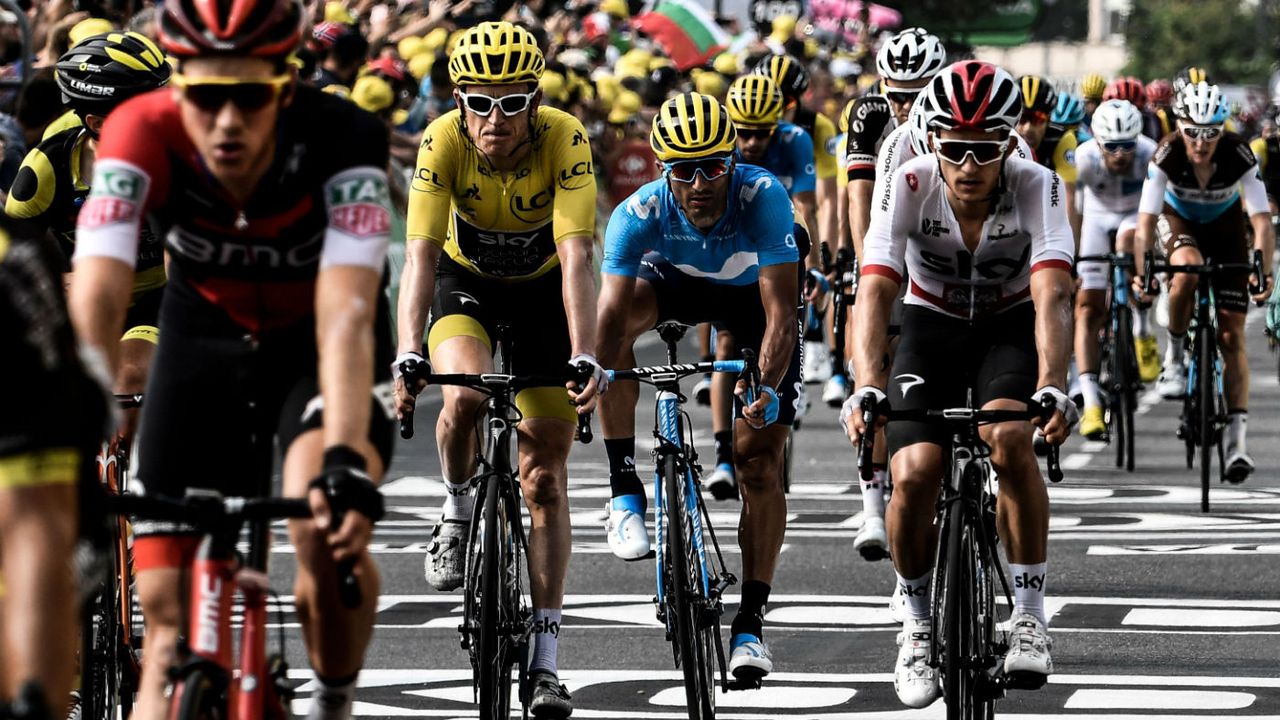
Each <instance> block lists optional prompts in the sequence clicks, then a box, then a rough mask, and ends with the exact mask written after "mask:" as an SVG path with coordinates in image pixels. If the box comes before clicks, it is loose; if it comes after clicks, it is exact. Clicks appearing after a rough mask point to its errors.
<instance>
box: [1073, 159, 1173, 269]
mask: <svg viewBox="0 0 1280 720" xmlns="http://www.w3.org/2000/svg"><path fill="white" fill-rule="evenodd" d="M1137 143H1138V147H1137V149H1136V151H1135V153H1136V154H1135V155H1134V158H1133V164H1132V165H1131V166H1130V167H1129V170H1128V172H1125V173H1122V174H1120V175H1115V174H1113V173H1111V171H1109V170H1107V166H1106V158H1105V157H1104V155H1103V152H1102V147H1101V146H1100V145H1099V144H1098V141H1097V140H1096V139H1091V140H1089V141H1088V142H1085V143H1084V144H1082V145H1080V147H1079V148H1077V149H1076V187H1077V188H1079V189H1080V191H1081V192H1080V197H1082V198H1083V203H1082V204H1081V213H1080V214H1081V218H1080V255H1082V256H1086V255H1106V254H1107V253H1109V252H1111V251H1112V249H1113V248H1112V237H1113V235H1118V234H1121V233H1124V232H1127V231H1129V230H1132V229H1134V228H1136V227H1137V226H1138V203H1139V201H1141V199H1142V185H1143V182H1144V181H1145V180H1146V178H1147V164H1148V163H1149V162H1150V161H1151V157H1152V156H1153V155H1155V152H1156V144H1155V142H1154V141H1153V140H1151V139H1150V138H1148V137H1146V136H1142V135H1140V136H1138V139H1137ZM1107 268H1108V266H1107V264H1106V263H1099V262H1085V261H1081V262H1080V263H1078V264H1077V266H1076V272H1077V274H1079V276H1080V288H1081V289H1083V290H1105V289H1106V288H1107V285H1108V283H1109V281H1110V279H1109V278H1108V276H1107Z"/></svg>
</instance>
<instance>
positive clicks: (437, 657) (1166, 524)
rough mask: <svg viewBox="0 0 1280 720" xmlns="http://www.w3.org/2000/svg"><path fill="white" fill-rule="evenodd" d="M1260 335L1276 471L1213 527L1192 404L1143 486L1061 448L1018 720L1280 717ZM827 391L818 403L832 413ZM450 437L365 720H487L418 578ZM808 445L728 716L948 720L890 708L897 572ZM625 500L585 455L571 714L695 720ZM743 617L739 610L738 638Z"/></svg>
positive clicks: (1272, 504) (1261, 468)
mask: <svg viewBox="0 0 1280 720" xmlns="http://www.w3.org/2000/svg"><path fill="white" fill-rule="evenodd" d="M1261 330H1262V323H1261V317H1260V313H1254V314H1253V315H1252V316H1251V318H1250V324H1249V336H1250V340H1249V351H1250V352H1249V355H1250V362H1251V366H1252V368H1253V372H1254V374H1253V392H1252V399H1251V414H1250V448H1251V451H1252V453H1253V456H1254V459H1255V461H1256V462H1257V465H1258V472H1257V473H1256V474H1255V475H1254V476H1253V477H1252V478H1251V479H1250V480H1249V481H1248V483H1247V484H1245V485H1243V486H1226V485H1222V486H1215V487H1214V489H1213V493H1212V501H1213V511H1212V512H1211V513H1210V514H1208V515H1204V514H1201V512H1200V509H1199V505H1198V503H1199V489H1198V483H1199V475H1198V472H1197V471H1195V470H1188V469H1187V468H1186V465H1185V454H1184V452H1183V448H1182V444H1181V441H1179V440H1177V439H1176V438H1175V437H1174V434H1173V433H1174V429H1175V427H1176V423H1177V413H1178V404H1177V403H1171V402H1159V401H1158V399H1156V398H1155V397H1154V396H1150V395H1149V396H1147V397H1145V398H1144V399H1143V402H1142V404H1141V410H1140V413H1141V417H1140V420H1139V422H1138V428H1137V447H1138V461H1137V464H1138V468H1137V470H1136V472H1134V473H1132V474H1129V473H1125V472H1123V471H1118V470H1117V469H1115V467H1114V465H1113V461H1112V454H1111V452H1110V449H1109V448H1107V447H1105V446H1103V445H1101V444H1099V443H1083V442H1081V441H1080V440H1079V438H1075V439H1073V440H1072V441H1071V442H1070V443H1069V445H1067V446H1066V447H1065V448H1064V450H1063V455H1062V457H1063V465H1064V468H1065V469H1066V473H1067V478H1066V481H1065V482H1063V483H1062V484H1061V485H1056V486H1052V487H1050V489H1049V491H1050V497H1051V498H1052V503H1053V520H1052V523H1051V531H1050V546H1049V547H1050V560H1049V563H1050V564H1049V572H1050V574H1049V578H1048V592H1049V601H1048V607H1049V612H1050V613H1051V614H1052V619H1051V632H1052V634H1053V636H1054V638H1055V646H1054V653H1053V654H1054V660H1055V664H1056V674H1055V675H1053V677H1052V678H1051V680H1050V683H1049V685H1047V686H1046V687H1045V688H1044V689H1042V690H1040V691H1038V692H1023V693H1015V694H1013V695H1011V696H1010V697H1008V698H1007V699H1006V700H1004V701H1003V702H1002V703H1001V705H1000V706H999V709H998V714H999V716H1000V717H1004V718H1037V719H1039V718H1068V717H1070V718H1074V717H1088V718H1093V719H1094V720H1098V719H1101V718H1106V719H1108V720H1119V719H1121V718H1124V719H1128V718H1143V719H1154V718H1165V719H1168V718H1193V717H1194V718H1199V717H1215V718H1216V717H1250V718H1280V637H1278V636H1280V570H1277V566H1278V565H1280V563H1278V562H1277V561H1278V560H1280V442H1277V440H1280V412H1278V411H1280V384H1278V383H1277V378H1276V356H1275V355H1273V354H1272V353H1271V352H1270V351H1269V350H1268V348H1267V347H1266V343H1265V340H1264V338H1263V337H1262V333H1261ZM648 352H649V354H650V355H651V357H644V356H643V355H642V357H641V362H644V361H645V360H654V361H657V360H659V359H660V358H659V357H658V356H657V353H656V349H655V348H653V347H652V346H650V349H649V351H648ZM693 356H694V354H693V353H692V352H690V353H688V354H687V355H686V357H689V358H692V357H693ZM689 382H690V383H691V382H692V381H689ZM818 393H819V389H818V388H817V386H810V396H811V398H813V399H814V400H815V401H816V400H817V396H818ZM646 397H650V396H649V395H642V398H646ZM436 402H438V401H436ZM436 406H437V407H438V404H437V405H436ZM689 409H690V411H691V413H692V416H693V423H694V425H695V427H697V428H699V429H700V430H701V432H700V433H699V434H698V435H697V438H696V442H697V444H698V447H699V448H700V449H701V450H702V451H703V453H704V457H706V456H709V455H710V450H711V448H710V442H709V437H710V422H709V417H708V414H707V411H706V409H705V408H699V407H694V406H692V405H691V406H690V408H689ZM433 422H434V418H433V413H431V412H430V411H427V410H425V408H424V411H423V412H420V413H419V425H420V432H419V433H418V437H417V438H415V439H414V440H413V441H412V442H407V443H402V444H400V446H399V447H398V448H397V451H396V458H395V463H394V467H393V469H392V472H391V474H390V476H389V477H390V481H389V482H388V483H387V484H386V485H385V486H384V487H385V489H386V493H387V495H388V498H387V500H388V505H389V507H390V508H391V512H390V513H389V515H388V518H387V520H386V521H384V522H383V523H381V524H380V525H379V526H378V532H377V536H376V538H375V542H376V547H375V553H376V557H377V560H378V562H379V563H380V566H381V568H382V573H383V578H384V596H383V598H382V599H381V602H380V609H379V613H378V620H377V625H378V626H377V630H376V635H375V640H374V644H373V646H372V648H371V650H370V652H369V654H368V656H367V664H366V669H365V671H364V672H363V673H362V674H361V677H360V691H359V694H358V698H359V701H358V702H357V705H356V713H357V715H359V716H364V717H407V716H416V717H432V718H464V717H474V716H475V713H474V711H473V710H472V709H471V706H470V702H471V685H470V671H469V670H468V669H466V668H467V659H466V655H465V654H464V652H463V651H462V650H461V649H460V648H459V645H458V634H457V631H456V627H457V624H458V617H459V613H460V608H459V600H458V596H457V595H456V594H439V593H436V592H434V591H432V590H431V589H430V588H429V587H428V586H427V585H426V583H425V582H424V581H423V578H422V559H423V554H424V548H425V546H426V543H427V541H428V538H429V535H430V531H431V527H432V524H433V522H434V520H435V518H436V517H437V515H438V512H439V510H438V505H439V503H440V499H441V498H440V496H441V495H442V493H443V490H442V488H441V487H440V481H439V465H438V461H437V459H436V450H435V447H434V445H433V442H432V435H433V433H432V432H431V426H432V424H433ZM651 422H652V409H651V406H650V405H649V404H648V403H646V402H644V401H642V402H641V406H640V420H639V423H638V427H639V428H640V430H641V432H640V434H641V435H642V436H643V435H646V434H647V431H646V430H645V429H646V428H647V427H649V424H650V423H651ZM641 440H642V441H643V437H642V438H641ZM795 448H796V461H795V470H796V481H795V485H794V487H793V489H792V492H791V494H790V496H789V497H788V513H789V524H788V533H787V538H786V545H785V547H784V551H783V554H782V557H781V560H780V564H779V568H778V574H777V579H776V581H775V583H774V586H773V598H772V602H771V604H770V607H769V613H768V616H767V618H766V639H767V640H768V642H769V643H770V645H771V648H772V650H773V653H774V660H775V672H774V674H773V675H772V676H770V677H769V679H768V680H767V682H766V684H765V686H764V688H763V689H762V690H758V691H750V692H735V693H730V694H727V695H720V696H719V698H718V704H719V707H720V708H721V712H720V717H724V718H783V717H797V718H800V717H802V718H813V719H819V718H821V719H823V720H835V719H836V718H859V719H866V720H871V719H873V718H895V719H896V718H902V719H904V720H906V719H910V718H940V717H945V710H944V708H943V706H942V703H941V702H939V703H935V704H934V706H933V707H931V708H928V709H926V710H920V711H907V710H905V709H904V708H902V707H901V706H900V705H899V704H898V702H897V700H896V698H895V696H894V693H893V686H892V676H891V672H892V669H893V664H894V660H895V655H896V648H895V645H894V636H895V633H896V631H897V627H896V626H895V625H894V624H893V623H892V621H891V620H890V618H889V613H888V608H887V600H888V595H889V593H890V592H891V590H892V581H893V573H892V568H891V566H890V565H889V563H888V562H887V561H885V562H879V563H869V562H865V561H863V560H862V559H861V558H860V557H858V556H857V555H856V554H855V553H854V552H853V550H852V543H853V538H854V535H855V534H856V532H857V528H858V525H859V523H860V521H861V517H860V514H859V513H860V511H861V500H860V496H859V494H858V492H857V489H856V485H855V483H854V482H853V481H852V477H853V455H852V452H851V451H850V449H849V448H848V445H847V443H846V442H845V440H844V439H843V438H842V436H841V435H840V433H839V432H838V431H837V428H836V418H835V412H834V411H832V410H830V409H828V408H826V407H825V406H821V405H820V404H818V405H817V406H816V407H814V408H813V409H812V410H811V412H810V415H809V417H808V418H807V419H806V421H805V423H804V427H803V430H801V431H800V432H799V434H798V435H797V438H796V443H795ZM641 456H642V457H644V453H641ZM607 497H608V483H607V465H606V463H605V456H604V448H603V445H602V444H601V443H600V442H599V441H598V440H597V441H596V442H595V443H594V444H592V445H590V446H577V447H575V449H574V451H573V455H572V457H571V458H570V498H571V503H572V509H573V523H574V555H573V559H572V563H571V567H570V576H569V581H568V588H567V592H568V598H567V601H566V606H565V610H564V618H565V619H564V623H563V630H562V633H561V637H560V667H561V675H562V679H563V681H564V682H565V683H566V684H567V685H568V687H569V689H570V691H571V692H572V693H573V696H574V702H575V706H576V711H575V713H574V717H580V718H679V717H686V715H685V714H684V712H683V695H682V691H681V690H680V679H679V677H680V676H679V674H678V672H677V671H676V670H675V668H674V666H673V664H672V656H671V650H670V646H669V645H668V644H667V643H666V642H665V640H664V638H663V633H662V630H661V629H660V627H659V625H658V623H657V621H656V620H655V618H654V612H653V606H652V603H651V598H652V595H653V582H654V580H653V566H652V564H651V563H634V564H625V563H622V562H619V561H616V560H615V559H614V558H613V556H612V555H610V554H609V551H608V549H607V546H606V543H605V540H604V535H603V529H602V521H603V517H604V516H603V507H604V505H605V502H606V498H607ZM708 502H711V503H713V504H712V506H711V511H712V522H713V523H714V526H715V527H716V528H718V529H719V530H720V533H721V535H720V537H721V539H722V541H723V542H724V543H725V544H726V546H727V548H728V551H729V552H728V555H727V557H728V560H729V564H730V568H731V569H737V566H738V555H737V553H736V548H734V547H733V545H734V544H735V542H734V533H733V528H734V527H735V525H736V523H737V514H738V509H739V508H738V505H737V503H735V502H723V503H715V502H714V501H711V500H708ZM276 552H277V555H276V562H275V566H276V567H275V570H274V572H273V575H274V577H275V578H276V580H277V582H278V586H279V587H280V588H281V589H282V590H286V591H287V589H288V588H289V587H290V585H289V579H288V578H289V576H290V574H291V565H292V562H291V558H289V557H288V556H287V552H288V550H287V548H277V550H276ZM735 603H736V596H731V597H730V598H729V603H728V607H727V608H726V610H727V613H726V622H727V618H729V617H732V613H733V611H734V609H735V608H734V604H735ZM286 625H287V626H288V627H289V628H290V633H289V642H290V651H289V655H290V657H291V659H292V665H293V666H294V668H295V670H294V673H295V675H296V676H297V678H298V679H299V681H300V682H302V683H303V684H302V687H301V690H302V693H301V696H302V699H300V700H297V701H295V705H294V710H295V712H299V713H305V711H306V709H307V707H308V704H309V700H307V699H306V696H307V694H308V693H307V689H308V688H309V687H310V686H311V682H310V680H309V678H310V677H311V676H310V672H309V671H308V670H306V669H305V668H306V663H305V660H304V658H303V655H302V646H301V641H300V640H299V639H298V636H297V634H296V629H294V628H296V625H293V619H292V618H291V617H287V618H286ZM296 668H301V669H296Z"/></svg>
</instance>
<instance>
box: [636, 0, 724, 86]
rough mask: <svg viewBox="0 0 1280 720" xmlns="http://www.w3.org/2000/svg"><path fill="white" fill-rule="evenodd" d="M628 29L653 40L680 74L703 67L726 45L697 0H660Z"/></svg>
mask: <svg viewBox="0 0 1280 720" xmlns="http://www.w3.org/2000/svg"><path fill="white" fill-rule="evenodd" d="M631 26H632V27H634V28H636V29H637V30H640V31H641V32H644V33H645V34H646V35H648V36H649V37H651V38H653V39H654V41H656V42H657V43H658V44H659V45H661V46H662V49H663V50H665V51H666V53H667V56H668V57H670V58H671V62H673V63H675V66H676V68H677V69H679V70H680V71H682V72H683V71H685V70H688V69H690V68H695V67H698V66H700V65H705V64H706V63H707V61H708V60H710V59H711V58H712V57H714V56H715V55H716V54H717V53H719V52H720V51H722V50H724V49H725V48H726V47H728V46H729V42H730V40H732V38H730V37H729V33H727V32H725V31H724V28H721V27H720V26H719V25H717V24H716V21H715V19H713V18H712V17H711V13H709V12H707V9H706V8H704V7H702V6H701V5H699V4H698V3H697V1H696V0H659V2H658V5H657V7H655V8H654V9H653V10H652V11H650V12H646V13H641V14H639V15H637V16H636V17H635V18H634V19H632V21H631Z"/></svg>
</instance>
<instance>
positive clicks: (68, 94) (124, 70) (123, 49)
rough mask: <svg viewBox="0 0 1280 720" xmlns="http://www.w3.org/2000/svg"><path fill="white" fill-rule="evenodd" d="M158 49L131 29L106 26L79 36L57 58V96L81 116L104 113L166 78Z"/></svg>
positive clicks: (161, 84) (165, 80) (148, 89)
mask: <svg viewBox="0 0 1280 720" xmlns="http://www.w3.org/2000/svg"><path fill="white" fill-rule="evenodd" d="M170 73H171V68H170V66H169V63H167V62H165V59H164V53H163V52H161V51H160V48H159V47H156V44H155V43H153V42H151V40H150V39H149V38H148V37H147V36H146V35H142V34H140V33H136V32H110V33H104V34H102V35H94V36H92V37H88V38H85V39H84V40H81V41H80V43H79V44H77V45H76V46H75V47H73V48H71V49H70V50H68V51H67V52H66V53H65V54H64V55H63V56H62V57H60V58H58V64H57V65H56V66H55V70H54V77H55V78H56V79H57V81H58V88H59V89H61V90H62V100H63V102H64V103H66V104H67V105H68V106H69V107H70V108H71V109H72V110H74V111H75V112H76V114H77V115H79V116H80V117H81V118H83V117H84V116H85V115H103V116H105V115H106V114H107V113H108V112H110V111H111V110H112V109H113V108H115V107H116V106H117V105H119V104H121V103H123V102H124V101H125V100H128V99H129V98H131V97H133V96H135V95H141V94H142V93H145V92H149V91H151V90H155V89H156V88H158V87H161V86H163V85H164V84H165V83H167V82H169V75H170Z"/></svg>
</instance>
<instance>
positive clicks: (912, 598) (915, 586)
mask: <svg viewBox="0 0 1280 720" xmlns="http://www.w3.org/2000/svg"><path fill="white" fill-rule="evenodd" d="M932 579H933V571H932V570H930V571H929V572H927V573H925V574H924V575H921V576H920V577H918V578H916V579H915V580H908V579H906V578H904V577H902V576H901V575H899V576H898V588H899V589H900V590H901V591H902V595H903V597H905V598H906V599H907V615H908V616H910V617H911V619H912V620H928V619H929V581H930V580H932Z"/></svg>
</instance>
